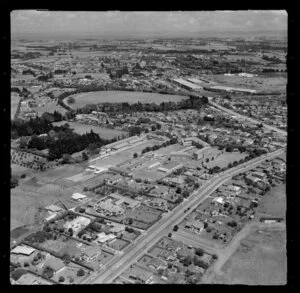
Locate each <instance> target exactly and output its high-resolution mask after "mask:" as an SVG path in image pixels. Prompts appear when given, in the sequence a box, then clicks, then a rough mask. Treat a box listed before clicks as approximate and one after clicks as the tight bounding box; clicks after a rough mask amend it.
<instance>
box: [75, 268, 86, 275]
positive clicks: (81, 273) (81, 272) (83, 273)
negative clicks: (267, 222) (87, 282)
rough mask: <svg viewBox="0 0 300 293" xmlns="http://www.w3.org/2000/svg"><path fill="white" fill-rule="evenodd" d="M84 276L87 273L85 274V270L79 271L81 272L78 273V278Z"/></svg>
mask: <svg viewBox="0 0 300 293" xmlns="http://www.w3.org/2000/svg"><path fill="white" fill-rule="evenodd" d="M84 275H85V272H84V270H83V269H79V270H78V271H77V276H78V277H83V276H84Z"/></svg>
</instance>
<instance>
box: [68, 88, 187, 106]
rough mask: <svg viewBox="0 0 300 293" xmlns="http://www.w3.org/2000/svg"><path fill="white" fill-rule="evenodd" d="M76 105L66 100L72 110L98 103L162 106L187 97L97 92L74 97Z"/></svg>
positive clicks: (126, 92) (125, 92)
mask: <svg viewBox="0 0 300 293" xmlns="http://www.w3.org/2000/svg"><path fill="white" fill-rule="evenodd" d="M73 98H74V99H75V103H74V104H68V102H67V99H68V98H66V99H65V100H64V102H65V103H66V104H67V105H68V106H70V107H72V108H81V107H83V106H85V105H87V104H97V103H124V102H127V103H129V104H133V103H137V102H141V103H156V104H160V103H162V102H166V101H174V102H178V101H180V100H182V99H184V98H186V97H184V96H179V95H163V94H157V93H144V92H128V91H97V92H89V93H81V94H76V95H74V96H73Z"/></svg>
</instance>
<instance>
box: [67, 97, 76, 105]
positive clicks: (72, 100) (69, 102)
mask: <svg viewBox="0 0 300 293" xmlns="http://www.w3.org/2000/svg"><path fill="white" fill-rule="evenodd" d="M67 102H68V104H74V103H75V99H74V98H73V97H69V98H68V99H67Z"/></svg>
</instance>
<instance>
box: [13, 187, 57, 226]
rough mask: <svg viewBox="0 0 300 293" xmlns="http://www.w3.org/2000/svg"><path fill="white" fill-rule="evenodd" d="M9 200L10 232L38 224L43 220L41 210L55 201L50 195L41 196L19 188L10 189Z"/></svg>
mask: <svg viewBox="0 0 300 293" xmlns="http://www.w3.org/2000/svg"><path fill="white" fill-rule="evenodd" d="M10 198H11V201H10V212H11V216H10V217H11V222H10V229H11V230H13V229H15V228H17V227H20V226H24V225H31V224H35V223H40V222H41V221H42V220H43V218H42V214H43V213H42V212H41V209H42V208H43V207H44V206H47V205H49V204H51V203H52V202H53V201H54V200H55V197H53V196H52V195H51V194H48V195H47V196H42V195H40V194H38V193H35V192H30V191H25V190H22V189H20V188H19V187H17V188H14V189H12V191H11V196H10Z"/></svg>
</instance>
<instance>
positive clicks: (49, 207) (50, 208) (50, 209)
mask: <svg viewBox="0 0 300 293" xmlns="http://www.w3.org/2000/svg"><path fill="white" fill-rule="evenodd" d="M46 210H48V211H51V212H59V211H61V210H62V208H60V207H59V206H57V205H54V204H52V205H50V206H47V207H46Z"/></svg>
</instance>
